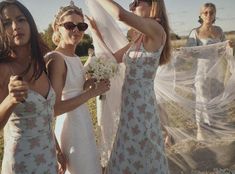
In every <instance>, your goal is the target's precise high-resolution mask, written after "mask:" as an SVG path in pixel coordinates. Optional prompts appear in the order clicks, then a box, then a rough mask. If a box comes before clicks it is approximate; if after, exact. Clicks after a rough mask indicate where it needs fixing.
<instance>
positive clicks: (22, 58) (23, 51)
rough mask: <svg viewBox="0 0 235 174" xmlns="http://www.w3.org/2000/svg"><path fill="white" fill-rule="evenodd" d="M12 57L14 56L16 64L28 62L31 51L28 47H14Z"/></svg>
mask: <svg viewBox="0 0 235 174" xmlns="http://www.w3.org/2000/svg"><path fill="white" fill-rule="evenodd" d="M12 58H14V59H15V61H16V62H17V63H18V64H26V63H27V62H30V61H31V52H30V49H29V47H20V48H14V49H13V52H12Z"/></svg>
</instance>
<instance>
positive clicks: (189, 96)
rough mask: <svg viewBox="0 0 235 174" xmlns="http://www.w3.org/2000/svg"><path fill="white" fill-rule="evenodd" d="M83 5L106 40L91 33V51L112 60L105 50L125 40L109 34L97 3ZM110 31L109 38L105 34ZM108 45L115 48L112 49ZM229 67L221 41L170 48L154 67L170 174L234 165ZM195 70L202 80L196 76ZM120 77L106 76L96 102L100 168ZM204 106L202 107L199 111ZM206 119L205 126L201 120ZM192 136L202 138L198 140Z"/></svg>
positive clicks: (114, 121)
mask: <svg viewBox="0 0 235 174" xmlns="http://www.w3.org/2000/svg"><path fill="white" fill-rule="evenodd" d="M87 3H88V9H89V11H90V12H92V13H91V14H92V16H93V17H94V18H95V20H96V22H97V25H98V28H99V30H100V31H101V33H102V34H103V36H106V39H105V42H106V43H107V42H108V43H109V44H106V45H107V47H108V48H107V47H106V46H104V45H103V44H102V42H100V41H99V39H98V38H97V37H96V36H95V35H93V36H94V37H93V41H94V44H95V46H96V47H95V51H96V53H98V54H99V55H102V56H106V57H107V58H112V59H113V56H112V54H111V53H113V52H114V51H115V50H117V48H122V47H123V46H125V44H126V41H125V39H123V38H124V35H123V34H122V33H121V32H114V33H113V34H110V33H112V32H113V31H114V30H113V29H110V28H116V27H117V25H116V24H115V22H114V20H113V19H112V18H111V17H110V16H109V15H108V13H107V12H106V11H105V10H104V9H102V7H101V6H100V4H99V2H98V1H96V0H89V1H87ZM90 3H92V5H91V4H90ZM94 9H95V10H94ZM111 21H112V22H111ZM107 27H108V29H109V30H107ZM115 31H118V29H116V30H115ZM107 32H108V34H107V35H106V33H107ZM110 35H111V36H115V37H108V36H110ZM119 41H121V42H122V43H123V44H118V47H116V46H117V45H116V44H117V43H121V42H119ZM112 44H115V46H112ZM114 47H115V49H112V48H114ZM199 60H200V61H201V62H203V61H204V63H203V65H202V64H201V65H200V64H198V61H199ZM198 66H204V67H205V68H204V69H205V71H204V72H202V73H203V74H200V72H198V71H197V69H198ZM234 66H235V61H234V57H233V51H232V49H231V48H230V47H229V46H228V42H222V43H217V44H212V45H208V46H198V47H190V48H189V47H185V48H180V49H179V50H177V51H174V53H173V54H172V59H171V62H170V63H168V64H166V65H163V66H161V67H159V68H158V70H157V74H156V77H155V81H154V85H155V94H156V98H157V103H158V105H159V110H160V113H161V115H160V117H161V121H162V124H163V125H164V127H165V128H166V130H167V131H168V132H169V133H170V135H171V137H172V138H171V140H172V143H173V145H172V146H170V147H167V148H166V150H167V157H168V162H169V166H170V170H171V173H174V174H177V173H193V171H194V170H197V171H213V170H214V168H229V169H230V170H232V169H233V168H234V167H233V165H234V163H235V154H234V151H235V141H234V140H235V134H234V133H235V122H234V121H235V119H234V115H235V107H234V106H235V90H234V87H235V67H234ZM124 69H125V68H124ZM122 72H123V71H122ZM198 73H199V74H200V76H201V77H203V79H200V78H197V77H198V76H199V74H198ZM121 74H122V73H121ZM122 79H123V75H119V76H118V77H116V78H115V79H112V81H111V90H110V91H109V92H107V94H106V99H104V100H102V101H101V104H100V106H99V107H100V108H101V109H100V111H101V112H99V113H98V120H99V126H100V127H101V141H100V147H101V148H100V150H101V159H102V165H103V166H106V164H107V162H108V160H109V154H110V152H111V150H112V144H113V140H114V139H115V136H116V129H117V125H118V121H119V113H120V101H121V98H120V95H121V91H120V89H121V88H122V83H119V82H120V81H122ZM118 81H119V82H118ZM197 81H203V86H202V87H203V89H204V90H203V91H204V95H203V96H204V97H206V100H205V101H206V102H203V100H200V102H198V101H197V100H196V97H197V96H196V92H195V84H196V82H197ZM113 84H115V85H113ZM116 89H119V90H116ZM205 107H206V109H203V108H205ZM195 110H198V111H200V112H201V113H202V115H203V114H207V115H209V118H204V117H203V116H202V117H201V118H202V119H201V120H199V121H197V119H196V116H195V115H196V114H195ZM206 119H208V120H209V123H210V124H208V122H206V121H205V120H206ZM198 124H199V125H200V129H198ZM198 134H200V135H201V136H202V137H203V139H198V137H197V136H198Z"/></svg>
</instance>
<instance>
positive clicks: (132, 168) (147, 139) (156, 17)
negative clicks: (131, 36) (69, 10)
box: [88, 0, 170, 174]
mask: <svg viewBox="0 0 235 174" xmlns="http://www.w3.org/2000/svg"><path fill="white" fill-rule="evenodd" d="M98 2H100V5H101V6H103V7H104V8H105V9H108V11H109V12H110V13H111V14H112V15H113V16H115V17H116V18H117V19H118V20H120V21H121V22H123V23H125V24H127V25H128V26H130V27H131V28H133V29H134V30H135V31H138V32H139V33H140V34H139V37H137V39H135V41H134V42H132V43H130V44H128V45H127V46H124V45H123V46H124V47H123V48H122V49H121V50H118V51H117V52H116V53H115V54H114V56H115V58H116V60H117V62H122V61H123V62H124V63H125V65H126V71H125V80H124V85H123V87H122V105H121V115H120V122H119V125H118V131H117V135H116V139H115V142H114V145H113V150H112V153H111V157H110V160H109V162H108V166H107V168H106V174H124V173H126V174H127V173H128V174H131V173H132V174H133V173H135V174H143V173H148V174H157V173H159V174H160V173H161V174H168V173H169V172H168V164H167V160H166V156H165V152H164V141H163V137H162V129H161V124H160V119H159V110H158V106H157V103H156V97H155V92H154V78H155V75H156V70H157V68H158V66H159V65H163V64H166V63H167V62H168V61H169V59H170V37H169V26H168V20H167V15H166V10H165V4H164V0H157V1H156V0H134V1H133V2H132V3H131V4H130V10H131V11H132V13H131V12H128V11H126V10H125V9H123V8H122V7H121V6H120V5H119V4H117V3H116V2H114V1H112V0H99V1H98ZM88 19H89V18H88ZM89 20H90V23H91V26H92V28H93V29H94V31H95V32H96V34H97V36H98V37H100V39H101V41H102V40H103V39H102V34H105V33H102V34H101V33H100V31H99V30H98V28H97V27H96V24H95V21H93V20H91V19H89Z"/></svg>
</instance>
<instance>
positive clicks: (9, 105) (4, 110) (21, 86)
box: [0, 76, 28, 129]
mask: <svg viewBox="0 0 235 174" xmlns="http://www.w3.org/2000/svg"><path fill="white" fill-rule="evenodd" d="M18 78H19V77H18V76H11V77H10V80H9V83H8V82H7V83H6V82H4V81H3V80H5V79H6V78H4V76H3V78H1V80H0V102H1V104H0V129H2V128H3V127H4V126H5V125H6V123H7V121H8V119H9V117H10V115H11V114H12V112H13V110H14V108H15V107H16V105H17V104H19V103H20V102H23V101H24V100H25V98H26V97H27V91H28V85H27V83H26V82H24V81H21V80H18ZM7 84H8V85H7Z"/></svg>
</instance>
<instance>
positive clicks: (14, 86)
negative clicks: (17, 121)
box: [8, 76, 29, 104]
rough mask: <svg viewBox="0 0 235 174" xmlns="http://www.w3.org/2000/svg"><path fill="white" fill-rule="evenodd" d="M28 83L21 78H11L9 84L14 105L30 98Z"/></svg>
mask: <svg viewBox="0 0 235 174" xmlns="http://www.w3.org/2000/svg"><path fill="white" fill-rule="evenodd" d="M28 89H29V87H28V83H27V82H25V81H23V79H22V77H20V76H11V77H10V82H9V84H8V91H9V96H10V98H11V101H12V103H13V104H18V103H22V102H24V101H25V100H26V98H27V96H28Z"/></svg>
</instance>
